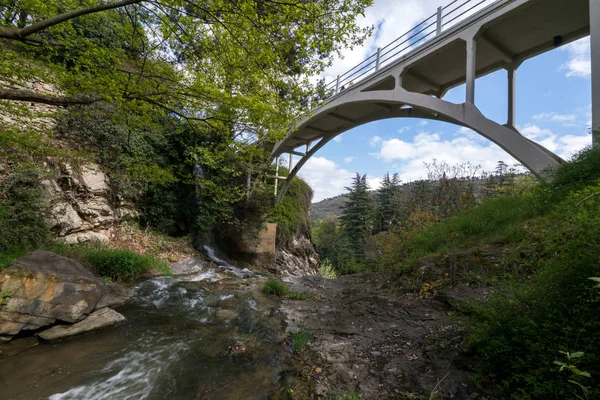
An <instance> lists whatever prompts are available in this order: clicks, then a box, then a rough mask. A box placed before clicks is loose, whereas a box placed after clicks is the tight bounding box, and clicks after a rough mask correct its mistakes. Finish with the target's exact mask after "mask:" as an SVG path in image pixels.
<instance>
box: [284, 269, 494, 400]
mask: <svg viewBox="0 0 600 400" xmlns="http://www.w3.org/2000/svg"><path fill="white" fill-rule="evenodd" d="M287 281H288V285H289V286H290V288H292V289H293V290H295V291H298V292H304V293H310V294H311V295H312V296H313V298H312V299H311V300H285V301H284V302H283V304H282V310H283V312H284V313H285V314H286V319H287V322H288V330H290V332H292V333H293V332H295V331H298V330H306V331H307V332H309V334H310V339H309V341H308V344H307V345H306V347H305V348H304V349H303V350H302V351H300V352H299V353H298V354H296V355H294V356H293V357H292V358H291V359H290V361H289V363H288V366H287V369H286V371H285V372H284V374H283V375H282V376H283V377H284V378H283V381H282V383H281V387H282V393H281V395H282V397H284V398H285V397H287V398H292V399H303V398H333V399H336V398H339V399H352V398H357V397H352V396H351V395H358V396H360V398H361V399H363V400H364V399H478V398H482V397H481V396H480V395H479V394H478V393H477V390H476V389H475V388H474V385H473V384H472V383H471V381H470V379H469V369H468V365H469V359H468V356H467V355H465V354H464V353H463V352H462V351H461V344H462V340H463V337H464V331H465V329H464V328H463V327H462V326H461V325H460V324H459V323H457V322H451V321H450V319H449V318H448V313H449V309H450V306H449V302H448V300H449V299H450V300H452V299H462V298H465V297H471V298H472V297H482V296H484V295H485V293H482V290H481V289H478V288H471V287H469V286H468V285H465V284H460V285H458V286H454V287H453V288H451V289H446V290H445V291H443V290H442V291H439V292H436V293H434V294H433V295H430V296H423V295H419V294H407V293H392V292H390V291H389V290H388V289H387V288H388V287H390V284H389V281H386V278H385V277H382V276H379V275H374V274H360V275H353V276H346V277H342V278H340V279H334V280H328V279H324V278H321V277H315V276H310V277H302V278H292V279H289V280H287ZM283 392H285V393H283Z"/></svg>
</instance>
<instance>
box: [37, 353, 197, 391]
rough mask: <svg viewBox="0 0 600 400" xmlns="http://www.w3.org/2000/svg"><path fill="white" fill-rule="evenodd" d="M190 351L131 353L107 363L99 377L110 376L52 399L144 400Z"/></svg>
mask: <svg viewBox="0 0 600 400" xmlns="http://www.w3.org/2000/svg"><path fill="white" fill-rule="evenodd" d="M186 350H188V347H187V346H186V345H185V344H183V343H174V344H170V345H167V346H159V347H157V348H155V349H153V350H152V351H148V352H144V351H130V352H128V353H127V354H125V355H124V356H123V357H121V358H118V359H116V360H114V361H111V362H109V363H108V364H106V366H105V367H104V369H102V371H101V372H99V373H98V374H99V375H107V374H109V375H110V376H109V377H108V378H106V379H104V380H97V381H96V382H93V383H89V384H87V385H81V386H76V387H74V388H71V389H69V390H68V391H66V392H64V393H57V394H54V395H52V396H50V397H49V398H48V400H84V399H85V400H114V399H119V400H134V399H135V400H144V399H147V398H148V396H149V395H150V393H152V389H153V388H154V386H155V384H156V382H157V380H158V378H160V376H161V371H162V370H163V369H165V368H166V367H168V366H169V365H170V364H172V363H173V362H175V361H177V360H179V358H180V354H181V353H182V352H184V351H186Z"/></svg>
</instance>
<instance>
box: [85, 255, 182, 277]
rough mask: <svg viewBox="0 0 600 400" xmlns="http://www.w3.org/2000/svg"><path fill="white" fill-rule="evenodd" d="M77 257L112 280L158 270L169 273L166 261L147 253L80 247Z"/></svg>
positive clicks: (98, 273)
mask: <svg viewBox="0 0 600 400" xmlns="http://www.w3.org/2000/svg"><path fill="white" fill-rule="evenodd" d="M80 249H81V250H83V252H82V253H83V254H80V256H79V257H81V258H83V260H84V261H85V262H86V263H87V264H89V265H90V266H91V268H92V270H93V272H94V273H96V274H97V275H99V276H102V277H107V278H110V279H112V280H114V281H132V280H134V279H135V278H137V277H139V276H140V275H141V274H144V273H146V272H150V271H152V270H158V271H160V272H162V273H166V274H169V273H170V270H169V266H168V265H167V263H166V262H164V261H161V260H158V259H156V258H154V257H152V256H149V255H143V254H137V253H134V252H132V251H129V250H120V249H103V248H97V249H94V248H90V247H82V248H80Z"/></svg>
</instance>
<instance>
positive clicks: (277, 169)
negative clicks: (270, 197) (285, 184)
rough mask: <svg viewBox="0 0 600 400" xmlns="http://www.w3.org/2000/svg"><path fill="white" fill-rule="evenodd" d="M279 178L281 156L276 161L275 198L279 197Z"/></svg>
mask: <svg viewBox="0 0 600 400" xmlns="http://www.w3.org/2000/svg"><path fill="white" fill-rule="evenodd" d="M278 176H279V156H277V158H276V159H275V197H277V184H278V183H279V181H278V180H277V177H278Z"/></svg>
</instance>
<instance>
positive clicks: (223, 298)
mask: <svg viewBox="0 0 600 400" xmlns="http://www.w3.org/2000/svg"><path fill="white" fill-rule="evenodd" d="M232 297H233V295H232V294H222V295H221V296H219V298H220V299H221V300H227V299H230V298H232Z"/></svg>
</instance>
